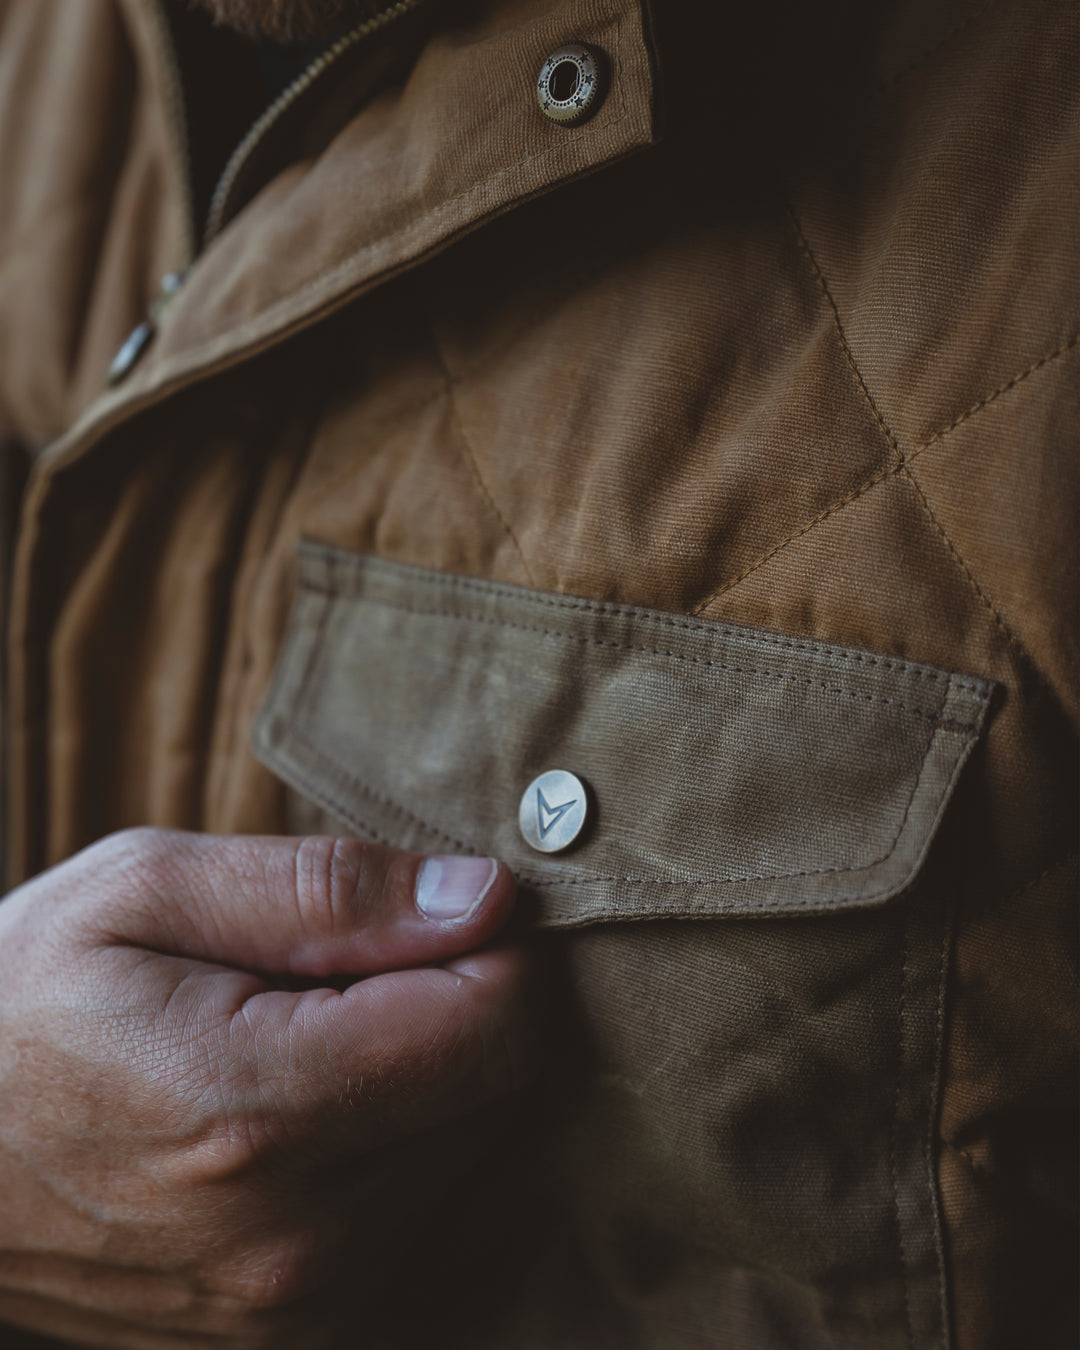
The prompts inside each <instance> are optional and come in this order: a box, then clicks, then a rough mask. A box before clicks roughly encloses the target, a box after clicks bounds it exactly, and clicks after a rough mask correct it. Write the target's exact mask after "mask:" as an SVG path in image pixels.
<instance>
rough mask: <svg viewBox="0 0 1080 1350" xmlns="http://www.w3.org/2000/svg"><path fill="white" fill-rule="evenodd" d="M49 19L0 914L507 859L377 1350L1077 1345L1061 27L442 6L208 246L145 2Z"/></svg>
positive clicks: (1070, 305) (10, 411) (1067, 233)
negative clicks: (460, 1146)
mask: <svg viewBox="0 0 1080 1350" xmlns="http://www.w3.org/2000/svg"><path fill="white" fill-rule="evenodd" d="M706 9H708V13H705V12H704V11H705V10H706ZM76 10H77V18H75V19H72V18H71V8H70V6H68V5H66V4H65V2H64V0H0V52H3V54H4V56H3V62H2V63H0V184H2V185H3V186H2V189H0V439H2V441H3V445H4V447H5V449H4V461H5V471H4V477H3V480H2V490H3V492H4V511H3V519H4V520H5V521H6V522H7V523H6V525H5V529H6V536H5V549H4V557H5V559H7V560H10V565H9V563H8V562H5V567H7V568H8V572H7V573H6V574H5V576H6V589H5V597H4V604H5V608H6V611H7V613H6V632H7V641H6V648H5V654H6V666H7V670H6V681H7V688H6V693H5V717H4V738H5V746H4V756H5V758H4V763H5V782H6V797H7V806H6V817H7V818H6V821H5V838H6V856H5V864H6V868H7V879H8V882H9V883H10V884H15V883H17V882H18V881H19V880H20V879H21V878H23V877H25V876H27V875H30V874H32V873H33V872H35V871H37V870H39V869H40V868H42V867H43V866H46V865H47V864H49V863H50V862H53V861H55V860H57V859H60V858H62V857H65V856H67V855H68V854H70V853H71V852H72V851H74V850H76V849H78V848H79V847H81V846H82V845H84V844H86V843H87V842H89V841H90V840H92V839H94V838H96V837H98V836H99V835H101V834H103V833H105V832H107V831H109V830H112V829H117V828H122V827H124V826H128V825H133V824H139V823H152V824H160V825H170V826H179V827H183V828H189V829H200V830H213V831H222V832H229V831H255V832H285V831H288V830H291V829H296V828H313V829H332V830H345V831H348V832H350V833H357V834H361V835H366V836H368V837H378V838H385V839H388V840H389V841H390V842H393V843H398V844H403V845H406V846H409V847H418V848H435V847H436V846H437V847H438V849H439V850H440V851H445V850H448V849H449V850H451V851H453V850H454V849H456V848H457V847H458V846H460V847H461V848H462V849H463V850H476V851H487V850H489V849H492V848H496V849H498V850H499V851H501V852H502V853H504V854H505V855H507V856H508V857H509V858H510V860H511V861H512V862H513V864H514V866H515V868H516V870H517V871H519V872H520V873H521V876H522V894H523V904H522V915H521V924H522V931H524V932H526V933H529V934H531V937H530V940H531V941H534V942H535V943H536V944H537V946H538V948H540V949H542V950H543V951H544V952H545V954H546V958H547V960H548V961H549V963H550V969H551V983H552V988H553V991H554V998H553V1011H552V1016H551V1022H552V1024H551V1038H552V1042H553V1045H554V1047H555V1051H556V1053H555V1055H554V1059H553V1067H552V1069H551V1070H550V1072H549V1073H548V1075H547V1077H546V1078H545V1079H544V1081H543V1083H542V1084H541V1085H540V1087H539V1088H538V1089H537V1090H536V1091H535V1092H534V1093H533V1094H531V1095H530V1097H529V1098H528V1100H527V1101H525V1102H524V1103H522V1105H521V1108H520V1111H519V1113H518V1115H517V1116H516V1117H515V1119H514V1122H513V1124H512V1126H511V1127H509V1128H507V1130H506V1131H505V1134H504V1136H503V1138H502V1139H501V1141H500V1143H499V1144H498V1146H497V1147H494V1148H492V1150H491V1152H490V1155H489V1156H488V1157H487V1158H486V1159H485V1168H486V1171H485V1176H484V1181H485V1184H484V1186H482V1187H480V1188H479V1191H478V1193H479V1194H480V1196H481V1198H480V1199H479V1200H478V1201H477V1202H476V1204H475V1205H474V1207H473V1208H472V1209H471V1210H470V1211H469V1212H468V1213H464V1212H462V1211H461V1209H460V1207H458V1206H454V1205H451V1206H450V1209H449V1210H448V1212H447V1214H444V1215H440V1216H433V1218H432V1225H431V1231H430V1232H424V1233H417V1234H416V1235H415V1248H414V1260H415V1261H416V1262H417V1263H419V1262H426V1263H427V1265H426V1267H425V1268H433V1267H434V1265H435V1264H436V1255H435V1253H434V1251H433V1250H430V1249H429V1244H430V1243H432V1242H433V1238H432V1234H434V1233H436V1232H439V1233H440V1234H442V1237H441V1239H440V1242H439V1251H438V1257H437V1263H438V1269H439V1270H440V1271H441V1273H442V1276H443V1277H444V1280H445V1289H442V1290H441V1292H440V1294H439V1296H438V1297H436V1298H434V1299H433V1306H434V1307H435V1308H437V1310H438V1313H437V1326H434V1325H433V1324H432V1322H431V1321H430V1320H426V1319H428V1318H429V1317H430V1312H429V1310H426V1309H425V1308H423V1307H420V1306H419V1304H418V1303H417V1301H416V1300H405V1301H404V1303H405V1306H404V1309H403V1308H402V1302H403V1301H402V1300H401V1299H397V1300H396V1302H395V1300H393V1299H391V1302H392V1303H394V1304H395V1312H394V1315H393V1316H392V1317H391V1318H389V1320H388V1321H386V1322H385V1324H384V1325H381V1326H380V1324H379V1316H380V1314H379V1311H378V1310H377V1309H372V1310H371V1319H372V1322H371V1325H372V1328H373V1335H374V1333H375V1330H376V1329H377V1330H378V1334H379V1335H380V1336H381V1337H382V1341H383V1343H385V1344H387V1345H391V1346H395V1347H402V1348H405V1347H413V1346H426V1345H430V1344H432V1343H434V1340H435V1338H436V1336H437V1339H438V1341H439V1343H441V1344H449V1345H459V1346H462V1347H468V1348H469V1350H486V1348H487V1347H490V1348H491V1350H506V1348H507V1347H510V1346H512V1347H515V1350H555V1348H556V1347H560V1350H561V1348H562V1347H567V1346H570V1347H575V1348H576V1347H580V1348H581V1350H608V1347H612V1350H614V1347H619V1350H624V1348H626V1347H634V1348H635V1350H683V1347H686V1348H687V1350H696V1347H699V1346H700V1347H724V1350H728V1347H745V1348H746V1350H772V1348H773V1347H776V1350H789V1348H790V1347H799V1348H800V1350H801V1348H802V1347H807V1348H808V1350H809V1348H813V1350H817V1348H818V1347H822V1350H824V1348H825V1347H828V1348H829V1350H833V1348H834V1347H835V1348H837V1350H840V1348H842V1350H864V1348H865V1350H879V1348H883V1347H897V1348H898V1350H903V1348H904V1347H906V1348H907V1350H916V1347H917V1348H918V1350H922V1347H932V1346H938V1347H945V1346H955V1347H957V1350H983V1347H989V1348H990V1350H1006V1347H1011V1346H1015V1345H1018V1344H1032V1345H1034V1344H1039V1345H1047V1346H1056V1345H1068V1344H1070V1343H1071V1342H1073V1341H1075V1335H1076V1314H1075V1309H1076V1298H1075V1289H1074V1279H1075V1275H1074V1272H1075V1265H1076V1213H1075V1192H1076V1185H1075V1173H1076V1146H1075V1070H1074V1064H1075V1049H1076V1017H1075V1005H1076V941H1075V886H1076V852H1075V820H1076V805H1077V801H1076V726H1077V705H1076V625H1075V614H1076V604H1075V581H1076V529H1075V522H1076V455H1075V429H1076V402H1077V399H1076V387H1077V386H1076V350H1077V344H1078V342H1080V322H1078V317H1077V305H1076V293H1075V291H1076V288H1075V275H1076V268H1075V253H1076V220H1077V209H1076V208H1077V195H1078V194H1077V191H1076V178H1077V162H1078V160H1077V125H1076V122H1077V113H1076V103H1077V97H1076V95H1077V90H1076V84H1077V70H1078V64H1077V60H1076V56H1077V38H1076V14H1075V7H1074V6H1071V5H1069V4H1065V3H1063V2H1062V3H1058V0H1036V2H1035V3H1024V4H1021V3H1018V2H1013V3H1010V2H1009V0H997V3H992V4H985V3H979V2H978V0H948V2H947V3H944V4H937V3H935V4H929V3H923V0H895V2H891V3H888V4H885V5H880V6H873V7H872V8H871V9H868V8H867V7H866V6H864V5H855V4H853V3H851V4H849V3H846V0H845V3H838V4H837V5H835V6H830V7H829V8H828V9H827V10H825V11H822V10H821V9H820V7H819V8H817V9H814V10H813V11H812V12H809V10H808V7H806V6H801V7H800V6H795V5H788V4H786V3H784V4H781V5H780V6H779V7H776V6H774V7H770V8H769V10H768V12H765V11H764V7H748V6H740V7H732V8H730V9H727V8H723V7H720V6H717V7H715V12H714V11H713V7H703V6H696V5H692V4H690V3H676V2H675V0H671V3H670V4H657V5H655V6H653V7H652V8H651V9H650V8H644V7H642V6H641V5H640V4H639V3H637V0H492V3H479V2H478V3H471V2H470V3H464V2H462V3H459V2H458V0H447V2H446V3H444V4H439V5H437V6H430V7H425V8H424V9H423V10H422V11H418V12H417V13H416V14H414V15H412V16H411V17H410V19H409V21H408V23H407V24H406V25H405V26H404V27H403V28H402V29H401V30H399V37H398V39H397V41H396V44H394V43H390V42H389V38H388V39H387V42H386V44H384V45H382V46H379V44H376V45H375V47H374V48H372V49H370V50H368V49H365V50H363V51H360V52H358V53H357V54H356V56H355V57H354V58H353V59H351V60H350V62H349V63H347V64H346V66H345V67H344V68H343V69H342V70H341V71H340V72H339V74H338V75H337V76H335V77H334V78H332V79H330V80H329V81H328V82H327V84H326V85H325V86H321V87H320V89H319V90H318V92H317V94H313V96H312V98H313V103H312V106H313V108H314V109H315V110H316V111H317V113H318V115H313V116H312V117H311V118H310V120H304V121H303V125H301V126H290V127H287V128H285V129H283V132H282V134H281V135H280V136H279V137H277V138H274V137H271V138H269V140H268V141H267V143H266V144H265V146H264V147H263V148H262V150H261V151H260V154H259V156H258V158H257V162H255V163H253V165H252V166H251V171H250V174H249V176H248V177H247V178H246V179H245V181H244V183H243V184H242V185H240V186H241V188H242V190H238V193H237V196H236V199H235V201H233V202H232V203H231V205H230V209H229V212H228V213H227V214H226V218H225V220H224V222H223V228H222V229H221V231H220V233H219V234H217V235H216V237H215V238H214V239H213V240H212V241H210V242H209V244H207V245H206V246H205V247H200V246H199V245H198V234H199V232H198V230H197V228H196V227H195V225H194V224H193V222H192V212H191V203H192V200H193V197H192V191H193V190H192V181H194V180H193V179H192V178H191V176H190V174H189V170H188V168H187V167H186V166H185V162H186V161H188V160H190V162H191V163H193V164H195V165H198V164H200V163H201V161H200V155H209V154H210V147H211V144H212V143H214V144H216V142H215V138H214V136H213V135H212V134H211V133H212V128H210V129H207V128H206V127H205V126H203V127H202V129H201V130H200V128H199V127H198V126H196V125H195V124H194V123H189V124H188V126H187V131H188V133H189V134H188V135H187V138H186V139H187V151H184V149H183V145H182V143H181V142H182V139H183V138H181V137H179V136H178V133H177V127H178V122H177V119H176V107H177V101H178V100H179V104H180V106H182V105H183V95H184V90H183V88H182V87H177V85H176V82H175V78H174V77H175V71H174V69H173V67H172V66H171V65H170V63H169V61H168V60H167V58H166V55H165V54H163V53H164V51H165V47H164V44H165V42H166V38H167V33H163V30H162V27H161V23H160V11H159V10H158V8H157V6H156V4H155V3H153V2H152V0H123V3H119V0H85V3H81V4H80V5H79V6H77V7H76ZM758 11H761V12H758ZM570 40H574V41H584V42H587V43H591V44H593V45H594V46H596V47H597V48H598V49H600V50H601V51H603V52H604V53H605V54H606V56H607V59H608V61H609V63H610V73H611V81H610V87H609V89H608V91H607V94H606V97H605V99H604V101H603V103H602V105H601V107H600V109H599V111H598V112H597V114H596V116H595V117H594V118H593V119H592V120H591V121H589V122H587V123H585V124H583V125H582V126H581V127H579V128H570V129H567V128H565V127H559V126H555V125H554V124H552V123H549V122H547V121H545V119H544V118H543V117H542V115H541V114H540V113H539V112H538V110H537V108H536V103H535V93H534V85H535V79H536V72H537V71H538V70H539V68H540V67H541V65H542V64H543V62H544V60H545V59H546V58H547V56H548V54H549V53H550V52H551V51H552V50H554V49H555V48H556V47H558V46H559V45H561V44H562V43H564V42H566V41H570ZM189 79H190V76H189ZM61 91H62V97H61V96H60V94H61ZM222 98H223V100H224V95H222ZM232 115H233V114H232V113H231V112H230V113H229V114H228V116H229V117H231V116H232ZM222 120H223V121H227V120H228V119H227V118H226V116H225V112H223V114H222ZM215 153H217V152H216V151H215ZM31 163H32V164H34V165H35V166H37V168H36V171H35V175H34V178H33V182H34V185H35V186H34V190H33V192H30V191H24V192H19V191H17V190H16V185H18V184H19V183H22V182H25V181H27V180H28V174H27V172H26V168H27V165H29V164H31ZM200 173H203V174H204V176H205V170H200ZM196 177H197V175H196ZM196 252H197V255H198V256H197V257H195V258H194V265H193V266H192V268H191V271H190V272H189V273H188V274H187V277H186V280H185V282H184V284H183V286H182V288H181V290H180V291H179V293H178V295H177V296H176V297H175V299H173V301H172V303H171V304H170V306H169V308H168V310H167V311H166V312H165V313H164V315H163V316H162V317H161V320H160V323H159V327H158V331H157V334H156V336H155V338H154V340H153V342H152V344H151V345H150V346H149V348H148V350H147V353H146V355H145V356H144V358H143V359H142V360H141V362H140V363H139V364H138V365H137V366H136V367H135V368H134V369H133V370H132V372H131V374H130V375H129V377H128V378H127V379H126V380H125V381H124V382H122V383H121V384H119V385H118V386H117V387H116V388H115V389H112V390H105V389H104V378H105V371H106V368H107V366H108V363H109V360H110V359H111V356H112V354H113V352H114V351H115V349H116V347H117V346H118V345H119V344H120V342H121V341H122V339H123V337H124V336H125V334H126V332H127V331H128V330H129V329H130V328H131V327H132V326H133V325H134V324H135V323H136V322H137V321H138V320H140V319H141V318H142V317H143V315H144V313H145V310H146V308H147V307H148V306H149V305H150V304H151V303H152V302H153V299H154V297H155V295H156V293H157V289H158V281H159V277H160V274H161V273H162V272H164V271H166V270H175V269H180V268H184V267H185V266H187V265H188V264H189V263H191V262H192V260H193V254H195V253H196ZM24 479H26V480H27V481H26V482H25V484H24ZM406 748H407V754H406V753H403V749H406ZM552 767H561V768H569V769H572V770H573V771H575V772H579V773H580V775H581V776H582V777H583V778H584V779H585V780H586V781H587V782H588V783H589V784H590V787H591V789H592V790H593V792H594V793H595V804H596V816H595V826H594V829H593V832H592V833H591V834H590V835H589V837H588V838H587V839H586V840H584V841H583V843H582V845H581V847H580V848H579V849H578V850H576V851H575V852H574V853H569V854H567V855H566V856H565V858H563V859H561V860H558V859H555V860H548V861H544V860H537V858H534V857H530V856H528V852H527V850H526V849H525V847H524V845H523V844H522V843H521V841H520V839H519V837H518V836H517V834H516V813H517V806H518V799H519V797H520V794H521V792H522V791H523V790H524V788H525V787H526V786H527V784H528V783H529V781H531V779H532V778H533V777H535V775H536V774H538V773H540V772H542V771H543V770H545V769H548V768H552ZM448 841H449V842H448ZM447 1224H449V1225H450V1227H451V1230H452V1231H453V1232H454V1233H455V1235H456V1239H455V1242H454V1243H453V1244H447V1243H446V1240H445V1232H446V1227H445V1225H447ZM440 1225H442V1226H440ZM448 1245H449V1246H450V1247H451V1251H450V1253H449V1254H448V1252H447V1246H448ZM478 1251H481V1252H482V1253H483V1260H484V1262H485V1263H487V1264H485V1269H487V1270H489V1271H490V1272H491V1275H490V1280H489V1287H488V1288H486V1289H485V1296H484V1298H483V1299H477V1298H475V1297H473V1296H472V1294H473V1286H472V1285H471V1284H470V1281H469V1280H468V1279H467V1278H463V1272H464V1273H465V1274H466V1275H467V1272H468V1271H469V1269H472V1268H475V1266H474V1264H470V1263H475V1260H476V1259H477V1258H476V1253H477V1252H478ZM407 1279H408V1273H407V1272H405V1273H403V1280H404V1281H407ZM455 1290H456V1291H457V1295H456V1296H455ZM462 1290H464V1291H465V1293H464V1295H462V1293H461V1291H462Z"/></svg>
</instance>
